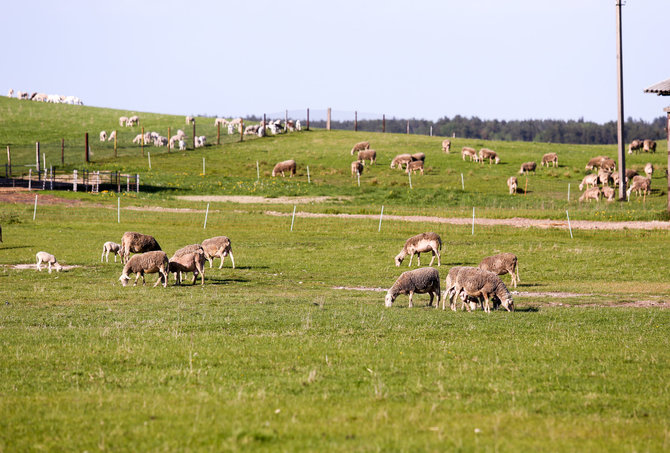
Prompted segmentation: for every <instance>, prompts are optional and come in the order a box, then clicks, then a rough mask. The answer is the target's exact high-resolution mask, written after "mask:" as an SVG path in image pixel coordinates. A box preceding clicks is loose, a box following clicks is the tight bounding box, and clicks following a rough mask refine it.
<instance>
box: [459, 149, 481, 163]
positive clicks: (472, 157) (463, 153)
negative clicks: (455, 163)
mask: <svg viewBox="0 0 670 453" xmlns="http://www.w3.org/2000/svg"><path fill="white" fill-rule="evenodd" d="M466 156H467V157H469V158H470V161H473V160H474V161H475V162H479V156H477V151H476V150H475V149H474V148H470V147H469V146H464V147H463V149H461V157H462V158H463V160H465V157H466Z"/></svg>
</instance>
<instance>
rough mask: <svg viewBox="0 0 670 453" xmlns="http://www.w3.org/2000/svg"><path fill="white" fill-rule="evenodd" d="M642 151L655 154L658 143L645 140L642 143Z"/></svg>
mask: <svg viewBox="0 0 670 453" xmlns="http://www.w3.org/2000/svg"><path fill="white" fill-rule="evenodd" d="M642 149H643V150H644V152H645V153H655V152H656V142H655V141H653V140H649V139H645V141H644V142H643V143H642Z"/></svg>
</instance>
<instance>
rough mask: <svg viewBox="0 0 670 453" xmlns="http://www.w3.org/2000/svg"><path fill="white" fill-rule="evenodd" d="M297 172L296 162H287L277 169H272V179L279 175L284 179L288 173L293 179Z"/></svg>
mask: <svg viewBox="0 0 670 453" xmlns="http://www.w3.org/2000/svg"><path fill="white" fill-rule="evenodd" d="M295 170H296V163H295V161H294V160H293V159H289V160H285V161H282V162H279V163H278V164H277V165H275V167H274V168H273V169H272V177H273V178H274V177H275V176H277V175H278V174H279V173H281V176H282V178H283V177H284V173H288V174H289V175H290V176H291V178H292V177H293V176H295Z"/></svg>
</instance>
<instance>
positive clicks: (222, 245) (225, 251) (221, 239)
mask: <svg viewBox="0 0 670 453" xmlns="http://www.w3.org/2000/svg"><path fill="white" fill-rule="evenodd" d="M201 245H202V248H203V250H204V251H205V258H206V259H207V261H209V268H210V269H211V268H212V262H213V261H214V258H216V257H219V258H221V264H219V269H221V268H222V267H223V260H224V259H225V258H226V256H228V255H230V261H232V263H233V269H235V258H234V257H233V249H232V247H231V243H230V239H229V238H228V237H227V236H215V237H213V238H209V239H205V240H204V241H202V244H201Z"/></svg>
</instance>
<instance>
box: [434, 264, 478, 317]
mask: <svg viewBox="0 0 670 453" xmlns="http://www.w3.org/2000/svg"><path fill="white" fill-rule="evenodd" d="M464 267H465V266H454V267H452V268H451V269H449V273H448V274H447V278H446V279H445V286H444V294H443V295H442V310H445V309H446V301H447V298H449V307H450V308H451V309H452V310H453V311H456V306H455V304H454V303H453V301H452V298H453V296H454V289H455V287H456V277H457V276H458V273H459V272H460V270H461V269H463V268H464ZM470 269H475V268H474V267H471V268H470ZM461 309H463V306H462V305H461Z"/></svg>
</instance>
